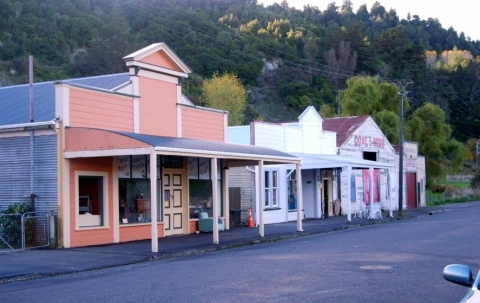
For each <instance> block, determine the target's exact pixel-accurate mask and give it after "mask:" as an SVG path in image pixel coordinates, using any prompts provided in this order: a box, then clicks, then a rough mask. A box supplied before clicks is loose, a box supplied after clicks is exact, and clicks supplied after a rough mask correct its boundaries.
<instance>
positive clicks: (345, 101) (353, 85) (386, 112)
mask: <svg viewBox="0 0 480 303" xmlns="http://www.w3.org/2000/svg"><path fill="white" fill-rule="evenodd" d="M339 99H340V100H339V101H340V105H341V106H342V116H361V115H370V116H372V118H373V120H374V121H375V123H377V125H378V127H380V129H381V130H382V132H383V134H384V135H385V136H386V137H387V139H388V141H389V142H391V143H393V144H397V143H398V142H399V138H400V118H399V114H398V113H399V111H400V101H399V99H398V88H397V87H396V86H395V85H393V84H390V83H387V82H380V81H379V79H378V77H362V76H357V77H353V78H350V79H348V80H347V88H346V89H345V90H342V91H340V95H339ZM403 102H404V106H403V107H404V113H405V112H407V111H408V109H409V102H408V100H407V99H404V100H403Z"/></svg>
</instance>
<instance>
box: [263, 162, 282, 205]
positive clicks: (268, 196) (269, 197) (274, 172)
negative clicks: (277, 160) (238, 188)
mask: <svg viewBox="0 0 480 303" xmlns="http://www.w3.org/2000/svg"><path fill="white" fill-rule="evenodd" d="M267 175H268V176H267ZM279 180H280V178H279V169H268V170H264V188H265V189H264V190H265V201H264V202H263V207H264V209H273V208H280V201H279V199H280V190H279V186H278V181H279ZM267 183H268V184H267ZM274 196H275V199H274ZM274 202H275V203H274Z"/></svg>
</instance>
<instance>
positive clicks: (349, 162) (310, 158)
mask: <svg viewBox="0 0 480 303" xmlns="http://www.w3.org/2000/svg"><path fill="white" fill-rule="evenodd" d="M292 155H294V156H296V157H298V158H301V159H302V169H322V168H343V167H351V168H353V169H355V168H370V167H373V168H387V169H391V168H393V167H395V163H387V162H378V161H370V160H363V159H359V158H355V157H351V156H342V155H319V154H299V153H292Z"/></svg>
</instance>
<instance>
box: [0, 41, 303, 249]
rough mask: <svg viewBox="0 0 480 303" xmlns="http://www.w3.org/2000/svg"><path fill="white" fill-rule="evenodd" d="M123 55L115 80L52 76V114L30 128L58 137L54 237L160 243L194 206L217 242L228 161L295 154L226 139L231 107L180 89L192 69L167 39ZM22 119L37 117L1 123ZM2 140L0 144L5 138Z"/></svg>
mask: <svg viewBox="0 0 480 303" xmlns="http://www.w3.org/2000/svg"><path fill="white" fill-rule="evenodd" d="M124 60H125V62H126V65H127V67H128V74H122V75H118V76H119V77H120V76H121V77H123V78H122V79H124V81H119V80H118V79H117V80H116V81H117V82H118V83H117V84H116V86H115V87H111V86H112V85H110V87H108V86H107V85H104V86H102V85H97V84H98V83H99V81H110V80H111V79H112V76H111V75H110V76H105V77H103V78H102V77H92V78H88V79H84V80H82V81H80V80H78V81H74V80H71V81H70V80H65V81H58V82H55V83H52V85H54V87H55V90H54V104H53V106H52V108H54V120H51V121H49V120H47V121H45V122H44V123H43V122H42V123H36V124H35V125H36V126H37V125H38V127H40V126H41V127H44V128H47V129H48V130H44V129H41V130H40V129H35V130H34V131H35V132H36V133H35V137H37V136H40V135H41V132H47V131H48V132H49V133H48V135H49V136H51V137H52V138H54V139H52V140H54V141H56V142H54V143H55V144H49V145H48V146H47V145H46V147H45V148H46V150H47V149H48V152H49V153H51V156H50V157H55V158H56V163H55V164H56V167H55V168H53V165H50V166H49V170H50V171H52V172H53V171H54V172H55V176H54V177H53V178H50V181H45V182H50V183H54V184H55V185H56V190H57V192H56V193H57V199H58V201H57V206H58V207H57V209H56V211H58V219H59V220H58V222H59V226H58V228H59V235H60V236H59V246H60V247H65V248H68V247H79V246H88V245H101V244H109V243H120V242H127V241H133V240H142V239H151V241H152V251H153V252H156V251H158V240H157V239H158V238H161V237H165V236H170V235H175V234H189V233H194V232H196V231H198V225H197V221H198V214H199V213H200V212H207V213H208V214H209V216H210V217H213V218H214V220H213V230H214V231H213V242H214V243H219V233H218V224H219V221H218V220H217V219H218V218H223V219H224V220H225V228H227V229H228V227H229V224H228V222H229V215H228V214H229V203H228V187H227V186H226V184H227V183H226V182H227V180H228V173H227V172H228V169H227V168H228V167H235V166H245V165H259V166H260V167H263V165H268V164H279V163H290V164H292V163H293V164H296V165H298V166H299V165H300V160H299V159H298V158H296V157H294V156H292V155H290V154H287V153H284V152H280V151H276V150H273V149H269V148H262V147H256V146H245V145H237V144H230V143H226V130H227V125H228V123H227V122H228V112H225V111H221V110H216V109H211V108H204V107H199V106H195V105H194V104H192V103H191V102H190V101H189V100H188V99H187V98H186V97H185V96H184V95H183V94H182V89H181V81H182V79H183V78H186V77H188V74H189V73H191V71H190V69H189V67H188V66H187V65H186V64H185V63H184V62H183V61H182V60H181V59H180V58H179V57H178V56H177V55H176V54H175V53H174V52H173V51H172V50H171V49H170V48H169V47H168V46H167V45H166V44H164V43H156V44H152V45H150V46H148V47H145V48H143V49H141V50H139V51H137V52H135V53H132V54H130V55H127V56H125V57H124ZM114 76H115V75H114ZM113 78H115V77H113ZM95 81H96V82H95ZM45 86H47V85H45ZM39 87H40V86H39ZM105 87H107V88H105ZM1 93H2V91H0V94H1ZM46 99H48V98H46ZM44 102H49V101H48V100H45V101H44ZM45 104H46V103H45ZM43 107H44V108H47V109H48V108H49V106H48V105H44V106H43ZM0 110H2V108H0ZM46 117H49V116H48V115H46ZM27 127H30V128H29V130H30V129H32V127H33V124H27V123H23V124H21V123H14V124H12V123H11V124H8V125H1V123H0V130H1V131H2V134H3V136H5V139H6V138H7V135H5V134H8V138H11V137H12V136H20V135H21V134H22V132H25V131H27ZM1 140H2V135H0V149H1V148H2V144H3V143H2V142H7V140H5V141H1ZM4 144H5V146H7V143H4ZM52 151H53V153H52ZM34 182H35V180H34ZM50 185H51V184H50ZM38 199H39V200H38V202H37V203H36V204H37V206H38V207H40V206H41V204H42V203H43V202H41V199H40V196H39V197H38ZM259 229H260V235H262V236H263V225H261V224H260V225H259ZM297 229H299V230H301V221H300V222H299V223H298V227H297Z"/></svg>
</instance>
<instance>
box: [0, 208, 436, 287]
mask: <svg viewBox="0 0 480 303" xmlns="http://www.w3.org/2000/svg"><path fill="white" fill-rule="evenodd" d="M443 207H444V206H437V207H422V208H417V209H412V210H404V215H403V217H402V218H400V217H397V212H396V211H394V212H393V215H394V216H393V218H387V217H386V215H387V213H385V212H384V213H383V214H382V215H383V218H382V219H377V220H372V219H367V218H358V217H357V218H354V217H353V216H352V220H351V222H348V221H347V217H346V216H335V217H328V218H326V219H307V220H304V221H303V231H302V232H297V231H296V225H297V223H296V222H288V223H279V224H268V225H265V236H264V237H260V236H259V230H258V227H256V228H250V227H243V226H242V227H234V228H231V229H230V230H226V231H222V232H220V236H219V239H220V243H219V244H213V236H212V233H199V234H190V235H180V236H170V237H166V238H160V239H158V250H159V251H158V253H152V252H151V241H150V240H143V241H135V242H128V243H121V244H111V245H101V246H92V247H82V248H70V249H34V250H25V251H16V252H1V253H0V284H4V283H10V282H16V281H23V280H30V279H37V278H42V277H48V276H55V275H64V274H71V273H77V272H83V271H90V270H96V269H102V268H109V267H116V266H122V265H127V264H135V263H141V262H150V261H154V260H159V259H168V258H175V257H186V256H191V255H198V254H203V253H208V252H212V251H217V250H223V249H229V248H234V247H240V246H245V245H255V244H261V243H265V242H272V241H279V240H282V239H289V238H295V237H304V236H309V235H313V234H319V233H325V232H333V231H337V230H343V229H347V228H355V227H361V226H365V225H371V224H381V223H389V222H396V221H398V220H404V219H409V218H415V217H418V216H428V215H432V214H434V213H435V212H438V211H442V208H443Z"/></svg>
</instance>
